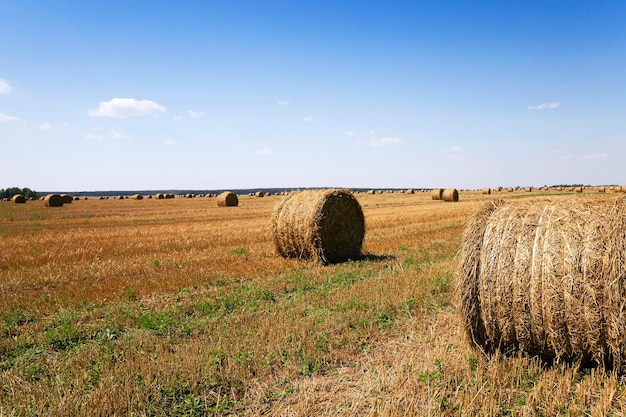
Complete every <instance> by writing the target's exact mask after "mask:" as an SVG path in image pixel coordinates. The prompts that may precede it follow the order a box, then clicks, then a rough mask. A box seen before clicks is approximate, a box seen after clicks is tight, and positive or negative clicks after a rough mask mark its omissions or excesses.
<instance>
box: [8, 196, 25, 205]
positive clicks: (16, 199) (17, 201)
mask: <svg viewBox="0 0 626 417" xmlns="http://www.w3.org/2000/svg"><path fill="white" fill-rule="evenodd" d="M11 201H12V202H14V203H15V204H25V203H26V197H24V196H23V195H22V194H15V195H14V196H13V197H11Z"/></svg>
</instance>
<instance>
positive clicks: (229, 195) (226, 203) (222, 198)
mask: <svg viewBox="0 0 626 417" xmlns="http://www.w3.org/2000/svg"><path fill="white" fill-rule="evenodd" d="M237 205H239V199H238V198H237V195H236V194H235V193H233V192H231V191H224V192H223V193H222V194H220V195H218V196H217V206H218V207H236V206H237Z"/></svg>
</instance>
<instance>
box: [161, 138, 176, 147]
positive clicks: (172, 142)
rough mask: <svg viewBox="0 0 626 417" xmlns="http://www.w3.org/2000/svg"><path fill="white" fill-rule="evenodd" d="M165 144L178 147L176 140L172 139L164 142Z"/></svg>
mask: <svg viewBox="0 0 626 417" xmlns="http://www.w3.org/2000/svg"><path fill="white" fill-rule="evenodd" d="M163 143H165V144H166V145H168V146H173V145H176V141H175V140H171V139H168V140H166V141H164V142H163Z"/></svg>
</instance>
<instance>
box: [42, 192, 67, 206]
mask: <svg viewBox="0 0 626 417" xmlns="http://www.w3.org/2000/svg"><path fill="white" fill-rule="evenodd" d="M63 203H64V200H63V197H61V195H60V194H48V195H47V196H45V197H44V199H43V204H44V206H46V207H62V206H63Z"/></svg>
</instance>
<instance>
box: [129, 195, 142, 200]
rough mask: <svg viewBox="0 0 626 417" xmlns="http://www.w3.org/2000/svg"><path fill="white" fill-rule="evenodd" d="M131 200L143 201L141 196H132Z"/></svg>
mask: <svg viewBox="0 0 626 417" xmlns="http://www.w3.org/2000/svg"><path fill="white" fill-rule="evenodd" d="M131 198H132V199H133V200H143V196H142V195H141V194H133V195H132V197H131Z"/></svg>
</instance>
